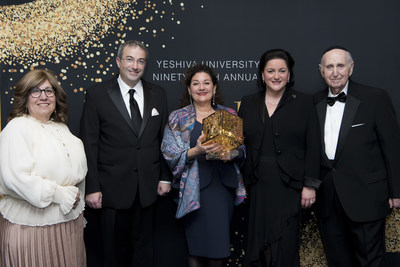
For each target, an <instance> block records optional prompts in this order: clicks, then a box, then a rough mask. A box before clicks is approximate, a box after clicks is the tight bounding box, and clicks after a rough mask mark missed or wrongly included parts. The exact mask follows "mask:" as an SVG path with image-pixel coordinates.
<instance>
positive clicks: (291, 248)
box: [239, 49, 320, 267]
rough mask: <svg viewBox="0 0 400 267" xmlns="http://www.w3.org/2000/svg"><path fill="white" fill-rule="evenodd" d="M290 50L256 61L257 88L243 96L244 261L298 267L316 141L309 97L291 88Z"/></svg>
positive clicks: (314, 181) (314, 184)
mask: <svg viewBox="0 0 400 267" xmlns="http://www.w3.org/2000/svg"><path fill="white" fill-rule="evenodd" d="M293 65H294V61H293V59H292V57H291V55H290V54H289V53H288V52H286V51H284V50H282V49H274V50H269V51H267V52H265V53H264V54H263V55H262V57H261V59H260V63H259V73H258V86H259V88H260V89H261V90H260V91H259V92H257V93H255V94H252V95H249V96H246V97H244V98H243V99H242V102H241V106H240V110H239V116H240V117H242V118H243V121H244V136H245V145H246V149H247V158H246V162H245V167H244V179H245V184H248V187H247V189H248V190H249V195H250V207H249V228H248V229H249V231H248V244H247V253H246V256H247V257H248V260H247V263H248V264H250V263H251V266H282V267H290V266H299V265H300V260H299V253H298V250H299V238H298V236H299V224H300V211H301V207H303V208H309V207H311V205H312V204H313V203H314V202H315V189H316V188H318V186H319V184H320V181H319V167H318V166H319V161H320V142H319V133H318V127H317V117H316V113H315V110H314V105H313V102H312V97H311V96H309V95H306V94H304V93H301V92H298V91H295V90H293V89H291V87H292V86H293V84H294V74H293Z"/></svg>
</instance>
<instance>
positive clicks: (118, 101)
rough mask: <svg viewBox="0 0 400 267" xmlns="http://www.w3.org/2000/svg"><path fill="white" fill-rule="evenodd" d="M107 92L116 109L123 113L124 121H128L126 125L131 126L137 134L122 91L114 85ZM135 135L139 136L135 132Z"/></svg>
mask: <svg viewBox="0 0 400 267" xmlns="http://www.w3.org/2000/svg"><path fill="white" fill-rule="evenodd" d="M107 92H108V95H109V96H110V98H111V101H112V102H113V103H114V105H115V107H116V108H117V109H118V111H119V112H120V113H121V115H122V117H123V118H124V120H125V121H126V123H127V124H128V125H129V127H130V128H131V129H132V131H133V132H135V129H134V127H133V123H132V120H131V117H130V116H129V113H128V110H127V109H126V105H125V102H124V99H123V98H122V95H121V91H120V89H119V86H118V84H116V85H114V86H113V87H112V88H110V89H109V90H108V91H107ZM135 134H136V135H138V134H137V133H136V132H135Z"/></svg>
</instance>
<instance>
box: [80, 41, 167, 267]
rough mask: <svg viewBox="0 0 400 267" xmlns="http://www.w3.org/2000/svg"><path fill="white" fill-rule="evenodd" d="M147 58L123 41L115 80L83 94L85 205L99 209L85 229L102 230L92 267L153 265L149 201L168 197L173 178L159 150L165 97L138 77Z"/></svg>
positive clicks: (138, 44)
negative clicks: (96, 216)
mask: <svg viewBox="0 0 400 267" xmlns="http://www.w3.org/2000/svg"><path fill="white" fill-rule="evenodd" d="M147 56H148V52H147V49H146V47H145V46H144V45H143V43H141V42H139V41H128V42H125V43H123V44H121V46H120V47H119V49H118V56H117V58H116V63H117V66H118V68H119V75H116V76H115V77H114V78H113V79H111V80H110V81H107V82H104V83H100V84H96V85H94V86H92V87H91V88H89V89H88V90H87V92H86V98H85V105H84V109H83V114H82V118H81V131H80V137H81V138H82V140H83V143H84V145H85V151H86V155H87V162H88V174H87V177H86V197H85V200H86V203H87V205H88V206H89V207H90V208H91V209H96V210H99V211H98V213H99V214H98V218H95V217H92V218H93V219H92V220H90V219H88V227H89V228H90V227H92V228H93V227H96V228H98V229H99V230H100V237H99V238H98V239H97V240H98V241H99V242H100V244H96V243H95V242H90V240H89V242H87V243H86V244H87V246H91V245H93V244H94V245H95V247H94V248H93V247H89V248H88V258H89V261H88V263H89V266H90V265H91V266H101V265H103V266H107V267H108V266H121V267H122V266H123V267H127V266H134V267H151V266H153V206H154V205H153V204H154V202H155V201H156V199H157V192H158V194H159V195H164V194H166V193H167V192H169V190H170V182H169V181H170V174H169V169H168V167H167V165H166V163H165V162H164V159H163V157H162V155H161V152H160V144H161V140H162V135H163V132H164V126H165V124H166V122H167V116H168V113H167V101H166V93H165V91H164V89H162V88H161V87H159V86H156V85H154V84H151V83H148V82H146V81H144V80H143V79H142V76H143V73H144V70H145V67H146V64H147ZM96 249H98V250H97V251H96ZM92 253H94V255H91V254H92ZM93 260H95V261H96V260H98V261H96V263H93V264H92V262H93Z"/></svg>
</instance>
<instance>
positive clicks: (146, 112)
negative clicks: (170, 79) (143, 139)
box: [138, 82, 153, 137]
mask: <svg viewBox="0 0 400 267" xmlns="http://www.w3.org/2000/svg"><path fill="white" fill-rule="evenodd" d="M143 96H144V100H143V103H144V105H143V120H142V126H141V128H140V132H139V135H138V137H140V136H141V135H142V133H143V130H144V128H145V127H146V124H147V121H148V120H149V117H150V116H151V106H152V105H151V103H152V101H153V100H152V98H153V94H152V92H151V89H150V88H149V87H148V86H147V85H146V84H145V83H144V82H143Z"/></svg>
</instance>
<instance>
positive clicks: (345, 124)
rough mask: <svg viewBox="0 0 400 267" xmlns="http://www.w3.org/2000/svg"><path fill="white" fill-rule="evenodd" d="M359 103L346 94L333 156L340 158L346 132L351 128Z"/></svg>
mask: <svg viewBox="0 0 400 267" xmlns="http://www.w3.org/2000/svg"><path fill="white" fill-rule="evenodd" d="M359 105H360V100H358V99H357V98H355V97H353V96H352V95H350V94H348V95H347V99H346V105H345V108H344V112H343V118H342V125H341V126H340V132H339V139H338V144H337V147H336V153H335V158H336V159H339V158H340V153H341V152H342V150H343V147H344V144H345V142H346V138H347V134H348V133H349V130H350V128H351V125H352V123H353V121H354V117H355V116H356V114H357V110H358V106H359Z"/></svg>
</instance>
